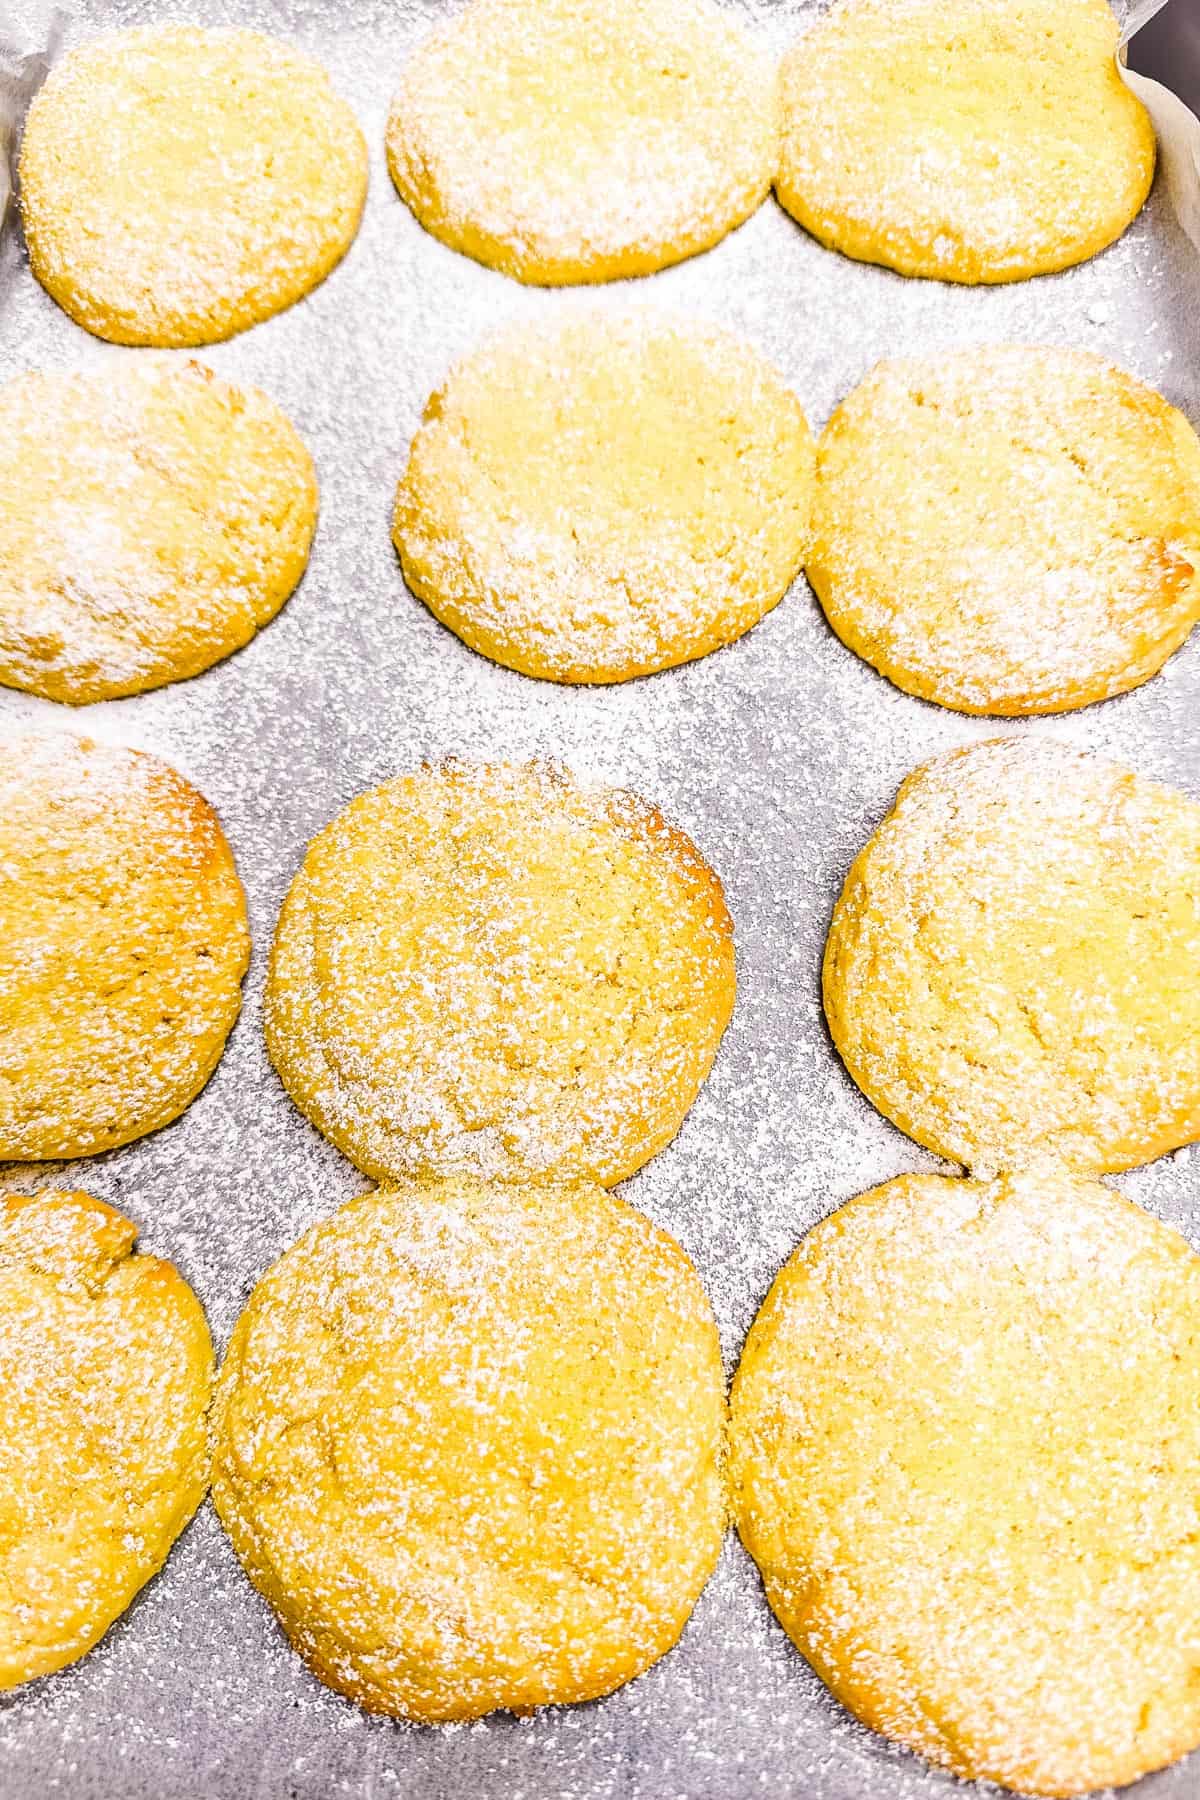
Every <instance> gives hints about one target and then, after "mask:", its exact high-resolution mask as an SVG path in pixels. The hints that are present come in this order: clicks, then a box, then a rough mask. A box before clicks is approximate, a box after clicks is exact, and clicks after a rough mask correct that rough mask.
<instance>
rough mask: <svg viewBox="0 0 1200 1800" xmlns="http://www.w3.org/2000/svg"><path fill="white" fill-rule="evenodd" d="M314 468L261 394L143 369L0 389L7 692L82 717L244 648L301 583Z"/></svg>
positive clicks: (170, 365) (194, 366) (313, 503)
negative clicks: (100, 703)
mask: <svg viewBox="0 0 1200 1800" xmlns="http://www.w3.org/2000/svg"><path fill="white" fill-rule="evenodd" d="M316 509H317V486H316V478H315V476H314V473H313V466H312V458H311V457H310V456H309V454H308V451H307V450H306V449H305V447H304V445H303V444H302V443H301V441H300V439H299V437H298V436H297V435H296V432H295V430H294V428H293V427H292V425H291V423H290V422H289V420H288V419H287V418H286V416H285V415H284V414H283V413H282V412H281V411H280V410H279V408H278V407H277V406H276V405H275V404H274V402H273V401H271V400H268V398H267V396H266V395H265V394H262V393H260V392H259V391H258V390H257V389H256V388H240V387H234V386H232V385H231V384H230V383H228V382H225V381H219V380H218V379H217V377H216V376H215V375H213V374H212V373H211V372H210V371H209V370H208V369H205V368H202V367H201V366H200V364H198V363H183V364H176V363H175V362H173V361H168V360H167V359H166V358H165V357H161V358H160V357H157V356H149V357H147V359H146V360H144V361H138V362H137V363H125V362H122V363H119V364H117V365H116V366H114V367H111V368H106V369H104V370H103V371H102V372H100V373H96V374H79V375H41V374H29V375H22V376H19V377H18V378H17V380H15V381H12V382H9V383H8V385H7V386H6V387H4V388H2V389H0V682H3V683H5V684H6V685H8V686H10V687H16V688H23V689H24V690H25V691H27V692H28V693H33V694H40V695H42V696H43V697H44V698H46V699H49V700H62V701H68V702H70V703H72V704H75V705H78V704H81V703H84V702H88V701H93V700H110V699H113V698H115V697H116V696H118V695H123V694H135V693H140V692H142V691H144V690H145V689H147V688H154V687H161V686H162V684H163V683H164V682H168V681H179V680H182V679H183V678H184V677H185V676H188V675H196V674H198V673H199V672H200V671H201V670H202V669H207V668H208V667H209V666H210V664H212V663H214V662H216V661H218V660H219V659H220V658H221V657H223V656H228V655H229V654H230V652H231V651H233V650H236V649H238V648H239V647H240V646H241V645H243V644H245V643H247V642H248V641H249V639H250V638H252V637H253V636H254V633H255V632H256V631H257V630H258V629H259V627H260V626H261V625H265V624H266V622H267V620H268V619H270V618H272V617H273V616H274V615H275V613H276V612H278V610H279V608H280V607H281V606H282V605H283V603H284V601H285V600H286V599H287V597H288V595H289V594H290V593H291V592H292V589H293V588H294V587H295V586H296V583H297V582H298V581H299V579H300V576H301V575H302V573H303V572H304V566H305V563H306V562H307V560H308V550H309V545H310V543H311V542H312V535H313V527H314V525H315V522H316Z"/></svg>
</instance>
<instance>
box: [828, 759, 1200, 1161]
mask: <svg viewBox="0 0 1200 1800" xmlns="http://www.w3.org/2000/svg"><path fill="white" fill-rule="evenodd" d="M824 986H825V1011H826V1016H827V1018H828V1020H829V1028H830V1031H831V1032H832V1034H833V1040H834V1043H835V1044H836V1045H837V1048H838V1050H839V1051H840V1052H841V1055H842V1057H843V1059H844V1061H845V1063H846V1067H847V1068H848V1069H849V1071H850V1073H851V1075H852V1076H853V1077H854V1079H855V1081H856V1082H857V1083H858V1085H859V1087H861V1088H862V1090H863V1092H864V1093H865V1094H866V1095H867V1097H868V1099H870V1100H873V1101H874V1103H875V1105H876V1106H877V1107H879V1109H880V1111H881V1112H883V1113H886V1115H887V1116H888V1118H889V1119H891V1120H893V1121H894V1123H895V1124H897V1125H898V1126H899V1127H900V1129H901V1130H902V1131H905V1132H907V1133H908V1135H909V1137H912V1138H915V1139H916V1140H917V1142H918V1143H920V1144H924V1145H925V1146H926V1147H927V1148H928V1149H931V1150H934V1151H936V1152H937V1153H938V1154H939V1155H942V1156H946V1157H949V1158H951V1159H952V1160H953V1161H955V1162H960V1163H964V1164H966V1165H967V1166H969V1167H971V1168H972V1169H974V1171H975V1172H976V1174H990V1173H993V1172H994V1171H995V1170H997V1169H1012V1168H1020V1167H1022V1166H1025V1165H1026V1164H1032V1163H1035V1162H1050V1161H1060V1162H1063V1163H1065V1164H1067V1165H1069V1166H1071V1167H1073V1168H1076V1169H1080V1170H1087V1171H1104V1170H1108V1171H1111V1170H1116V1169H1125V1168H1129V1167H1132V1166H1133V1165H1134V1164H1135V1163H1142V1162H1148V1161H1150V1160H1151V1159H1152V1158H1154V1157H1156V1156H1162V1155H1163V1154H1164V1153H1165V1152H1167V1151H1169V1150H1174V1149H1176V1148H1177V1147H1178V1146H1179V1145H1181V1144H1186V1143H1190V1142H1191V1141H1192V1140H1193V1139H1195V1138H1197V1137H1200V806H1198V805H1196V803H1195V802H1194V801H1192V800H1189V799H1187V798H1185V796H1184V795H1182V794H1178V793H1175V792H1174V791H1173V790H1172V789H1170V788H1167V787H1162V786H1160V785H1159V783H1158V782H1156V781H1147V780H1144V779H1143V778H1142V777H1141V776H1139V775H1133V774H1130V773H1129V772H1128V771H1127V770H1125V769H1122V768H1119V767H1118V766H1117V765H1116V764H1115V763H1110V762H1106V761H1103V760H1101V759H1100V758H1099V757H1091V756H1087V755H1085V754H1083V753H1082V752H1080V751H1077V750H1072V749H1069V748H1067V746H1065V745H1063V744H1056V743H1053V742H1045V741H1042V742H1035V743H1025V742H1016V741H1014V740H1012V739H1005V740H1001V741H999V742H995V743H988V744H981V745H978V746H976V747H975V748H973V749H969V750H959V751H956V752H954V753H953V754H952V755H949V756H945V757H941V758H939V759H938V760H937V761H935V762H932V763H929V764H927V765H926V766H925V767H924V768H920V769H918V770H917V771H916V772H915V773H914V774H912V775H910V776H909V778H908V780H907V781H906V782H905V783H904V785H903V786H902V787H901V789H900V792H899V795H898V797H897V800H896V805H895V809H894V811H893V812H892V813H891V814H890V816H889V817H888V818H887V819H885V821H884V822H883V824H882V825H881V826H880V828H879V830H878V831H877V832H876V833H875V835H874V837H873V838H872V839H871V841H870V843H869V844H868V845H867V846H866V848H865V849H864V850H863V851H862V853H861V854H860V855H859V857H858V858H857V860H856V861H855V863H854V866H853V867H852V868H851V870H850V874H849V876H848V877H847V880H846V885H845V887H844V888H843V890H842V894H841V898H840V899H839V901H838V903H837V906H836V908H835V909H834V915H833V923H832V925H831V927H830V932H829V940H828V943H827V945H826V948H825V977H824Z"/></svg>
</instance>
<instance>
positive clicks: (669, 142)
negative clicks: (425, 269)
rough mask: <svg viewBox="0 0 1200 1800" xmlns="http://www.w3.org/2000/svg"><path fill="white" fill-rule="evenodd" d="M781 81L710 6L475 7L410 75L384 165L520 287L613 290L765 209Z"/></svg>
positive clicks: (671, 2)
mask: <svg viewBox="0 0 1200 1800" xmlns="http://www.w3.org/2000/svg"><path fill="white" fill-rule="evenodd" d="M777 149H778V113H777V100H776V92H775V75H774V70H773V69H772V66H771V64H770V61H769V60H768V59H767V58H766V57H765V56H763V55H761V54H760V53H759V52H758V51H757V50H756V49H755V48H754V47H753V46H752V45H751V43H750V42H749V40H748V39H747V38H746V36H745V35H744V34H743V32H742V31H741V30H740V29H739V28H738V27H737V25H735V24H734V22H733V20H732V19H731V18H730V17H729V15H728V13H724V12H722V10H721V8H720V7H719V6H716V5H713V4H712V3H711V0H473V4H472V5H470V6H469V7H468V8H467V10H466V11H465V12H464V13H463V14H462V15H461V16H459V17H457V18H455V19H453V20H451V21H450V22H449V23H448V24H446V25H444V26H442V27H441V29H440V30H438V31H436V32H434V34H433V35H432V36H431V37H430V38H429V39H427V41H426V42H425V43H424V44H423V45H422V46H421V47H420V48H419V49H418V50H417V52H416V54H415V55H414V56H413V57H412V58H411V59H410V61H409V62H408V64H407V66H406V68H405V70H404V73H403V78H402V80H401V84H400V89H399V92H398V93H397V95H396V98H395V101H394V103H393V106H392V112H391V117H390V119H389V121H388V130H387V153H388V165H389V167H390V169H391V171H392V179H393V180H394V181H395V183H396V186H397V188H398V189H399V191H400V193H401V195H402V197H403V198H404V200H406V201H407V203H408V205H409V206H410V207H411V208H412V210H413V212H414V213H415V214H416V216H417V218H418V219H419V220H420V221H421V223H422V225H424V226H425V228H426V230H427V231H431V232H432V233H433V235H434V236H435V237H438V238H441V240H442V241H443V243H446V244H449V245H450V246H451V248H452V249H455V250H461V251H464V252H465V253H466V255H468V256H473V257H474V258H475V260H476V261H477V262H482V263H487V264H488V265H489V266H490V267H492V268H495V269H501V270H503V271H504V273H505V274H506V275H515V276H516V277H517V279H518V280H519V281H530V282H542V283H547V284H558V283H563V282H583V281H615V280H616V279H617V278H618V277H620V276H625V275H646V274H649V273H650V271H651V270H653V269H661V268H665V267H666V265H667V264H668V263H676V262H681V261H682V260H683V258H684V257H687V256H694V255H695V253H696V252H697V251H698V250H707V249H708V248H709V246H710V245H712V244H715V243H716V242H717V240H718V239H719V238H723V237H724V236H725V234H726V232H728V231H731V230H732V229H733V227H734V226H735V225H740V224H741V222H742V220H743V219H746V218H748V217H749V216H750V214H751V213H752V212H754V210H755V209H756V207H758V205H759V204H760V203H761V201H762V200H764V199H765V197H766V195H767V192H768V190H769V188H770V186H771V181H772V178H773V176H774V172H775V159H776V154H777Z"/></svg>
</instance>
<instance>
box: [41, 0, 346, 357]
mask: <svg viewBox="0 0 1200 1800" xmlns="http://www.w3.org/2000/svg"><path fill="white" fill-rule="evenodd" d="M20 174H21V208H22V212H23V215H24V220H25V237H26V241H27V243H28V246H29V260H30V263H31V265H32V267H33V272H34V274H35V275H36V276H37V278H38V280H39V281H40V282H41V283H42V285H43V287H45V288H46V289H47V290H48V291H49V293H50V294H52V295H53V297H54V299H55V300H57V301H58V304H59V305H60V306H61V307H62V308H63V309H64V311H66V312H68V313H69V314H70V316H71V317H72V318H73V319H74V320H75V321H76V323H77V324H79V325H82V326H83V327H84V328H85V329H86V330H88V331H91V332H94V333H95V335H96V336H97V337H102V338H108V339H109V340H110V341H111V342H112V343H115V344H159V345H164V346H178V345H188V344H211V343H214V342H215V341H216V340H217V339H219V338H227V337H231V336H232V335H233V333H234V332H236V331H244V330H245V329H246V327H247V326H248V325H254V324H256V323H257V322H258V321H259V320H260V319H266V318H269V317H270V316H271V314H272V313H277V312H281V311H282V310H283V309H284V307H287V306H290V305H291V304H292V303H293V301H296V300H299V299H300V298H301V296H302V295H304V294H307V293H308V291H309V289H310V288H314V287H315V286H316V285H317V283H318V282H319V281H321V280H323V279H324V277H325V276H326V275H327V274H328V273H329V271H330V269H332V268H333V266H334V264H335V263H336V262H338V261H339V260H340V258H341V257H342V256H343V255H344V253H345V251H346V250H347V249H348V247H349V245H350V243H351V241H352V239H353V237H354V234H355V232H356V231H357V229H358V221H359V218H360V217H361V214H362V208H363V200H364V198H365V196H366V190H367V149H366V144H365V142H364V140H363V135H362V132H361V131H360V130H359V128H358V123H357V121H356V120H355V117H354V114H353V113H352V112H351V110H350V108H349V107H348V106H347V105H346V103H345V101H344V100H342V99H341V98H339V96H338V95H337V94H335V93H334V91H333V88H332V87H331V86H330V83H329V78H328V76H327V75H326V73H325V71H324V69H323V68H321V66H320V64H319V63H316V62H314V61H313V59H312V58H311V57H310V56H306V55H305V54H304V53H303V52H302V51H299V50H293V49H292V48H290V46H288V45H287V44H283V43H280V42H279V41H278V40H277V39H276V38H271V37H266V36H264V35H263V34H262V33H261V32H257V31H224V30H218V31H207V30H199V29H197V28H196V27H194V26H177V25H151V26H146V27H140V28H138V29H136V30H132V31H120V32H114V33H113V34H112V35H111V36H109V37H104V38H100V39H97V40H95V41H93V42H91V43H86V44H83V45H81V46H80V48H79V49H77V50H74V51H72V52H71V54H70V55H69V56H67V57H65V58H64V59H63V61H62V62H61V63H60V64H59V66H58V67H57V68H56V69H55V70H53V71H52V73H51V74H50V76H49V78H48V79H47V81H46V84H45V86H44V87H43V88H42V89H41V92H40V93H39V94H38V95H37V97H36V98H35V100H34V102H33V104H32V106H31V107H30V109H29V117H28V121H27V123H26V127H25V138H24V143H23V145H22V149H21V166H20Z"/></svg>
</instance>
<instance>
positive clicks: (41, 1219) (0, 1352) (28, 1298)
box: [0, 1191, 213, 1689]
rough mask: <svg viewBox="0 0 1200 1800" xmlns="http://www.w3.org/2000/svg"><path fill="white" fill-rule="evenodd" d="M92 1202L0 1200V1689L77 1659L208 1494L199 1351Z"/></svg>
mask: <svg viewBox="0 0 1200 1800" xmlns="http://www.w3.org/2000/svg"><path fill="white" fill-rule="evenodd" d="M136 1236H137V1228H136V1226H134V1225H131V1224H130V1222H129V1220H128V1219H125V1218H122V1216H121V1214H120V1213H119V1212H115V1211H114V1210H113V1208H112V1207H111V1206H106V1205H105V1204H104V1202H103V1201H102V1200H93V1198H92V1196H91V1195H90V1194H79V1193H58V1192H53V1191H51V1192H46V1193H41V1194H37V1195H35V1196H33V1197H32V1198H25V1197H23V1196H22V1197H16V1196H13V1195H0V1421H2V1429H0V1689H4V1688H13V1687H17V1686H19V1685H20V1684H21V1683H22V1682H24V1681H31V1680H32V1679H33V1677H34V1676H35V1675H46V1674H49V1673H50V1671H51V1670H53V1669H61V1668H63V1667H64V1665H65V1664H67V1663H71V1662H75V1661H76V1660H77V1658H79V1657H81V1656H82V1655H83V1654H84V1652H85V1651H86V1650H90V1649H91V1647H92V1645H93V1644H94V1643H96V1641H97V1640H98V1639H99V1638H100V1637H102V1636H103V1635H104V1633H105V1632H106V1631H107V1630H108V1627H109V1626H110V1625H111V1624H112V1622H113V1620H114V1619H116V1618H119V1617H120V1615H121V1613H123V1612H124V1610H125V1608H126V1607H127V1606H128V1605H129V1602H130V1601H131V1600H132V1599H133V1596H134V1595H135V1594H136V1593H137V1592H138V1590H139V1588H141V1587H142V1586H144V1584H145V1583H146V1582H147V1581H148V1580H149V1579H150V1577H151V1575H153V1574H154V1572H155V1570H156V1569H158V1568H159V1567H160V1565H161V1564H162V1562H163V1561H164V1560H165V1558H166V1555H167V1552H168V1551H169V1550H170V1548H171V1545H172V1544H173V1543H174V1542H175V1539H176V1538H177V1537H178V1536H179V1533H180V1532H181V1531H182V1530H183V1528H184V1526H185V1525H186V1524H187V1522H188V1520H189V1519H190V1518H191V1516H192V1514H193V1513H194V1512H195V1510H196V1508H197V1506H199V1504H200V1501H201V1498H202V1497H203V1494H204V1490H205V1488H206V1486H207V1484H208V1457H207V1448H206V1443H205V1411H206V1408H207V1406H208V1401H209V1394H210V1391H211V1388H212V1374H213V1368H212V1345H211V1344H210V1342H209V1337H208V1327H207V1325H206V1324H205V1321H204V1314H203V1312H202V1311H201V1310H200V1303H199V1301H198V1300H197V1299H196V1296H195V1294H193V1292H192V1290H191V1288H190V1287H189V1286H188V1284H187V1282H186V1281H184V1279H183V1277H182V1276H181V1275H180V1274H179V1273H178V1271H177V1270H176V1269H174V1268H172V1266H171V1264H170V1263H167V1262H161V1261H160V1260H159V1258H158V1257H157V1256H144V1255H139V1254H137V1253H136V1252H135V1250H134V1247H133V1246H134V1240H135V1238H136Z"/></svg>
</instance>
